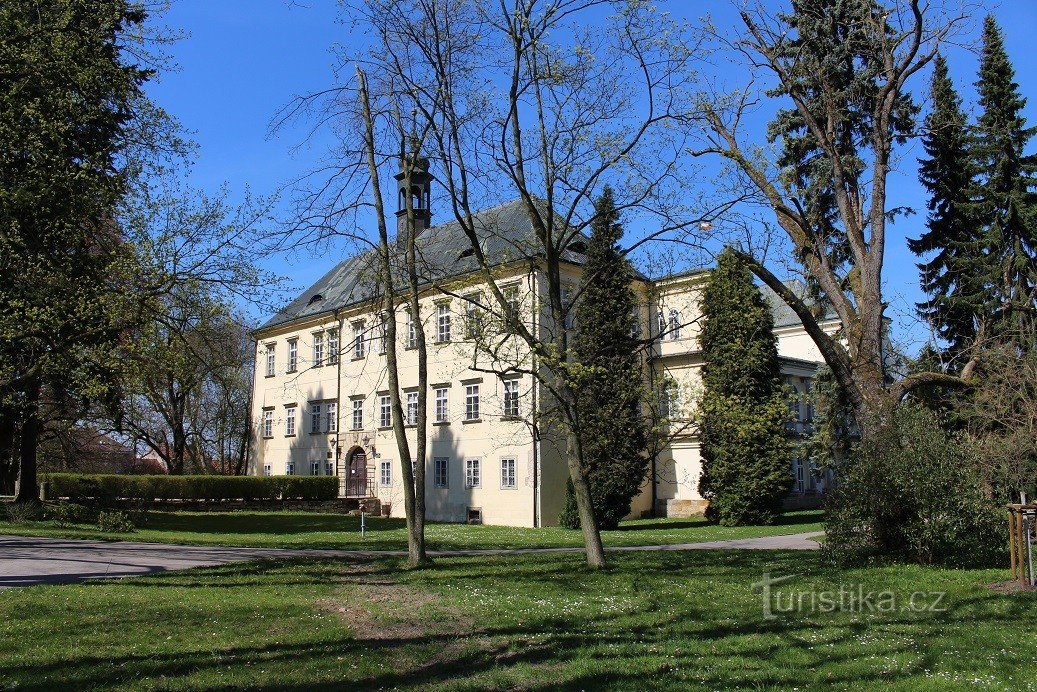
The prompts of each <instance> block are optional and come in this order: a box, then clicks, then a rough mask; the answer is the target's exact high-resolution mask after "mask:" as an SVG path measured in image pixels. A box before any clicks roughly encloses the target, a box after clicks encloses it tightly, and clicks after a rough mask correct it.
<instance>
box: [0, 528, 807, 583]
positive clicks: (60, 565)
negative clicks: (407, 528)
mask: <svg viewBox="0 0 1037 692" xmlns="http://www.w3.org/2000/svg"><path fill="white" fill-rule="evenodd" d="M819 535H821V534H819V533H797V534H791V535H788V536H768V537H765V538H742V539H737V540H730V541H707V542H703V543H680V544H675V545H645V546H623V547H614V548H607V550H609V551H617V552H631V551H657V550H716V549H722V550H723V549H735V550H816V549H817V548H818V543H817V541H814V540H812V538H814V537H816V536H819ZM582 550H583V549H582V548H528V549H520V550H434V551H430V555H434V556H436V555H438V556H471V555H504V554H509V555H510V554H525V553H578V552H582ZM405 554H406V553H405V552H404V551H370V550H285V549H278V548H238V547H214V546H195V545H169V544H165V543H132V542H128V541H118V542H105V541H83V540H76V539H65V538H31V537H27V536H0V589H4V588H10V587H13V586H32V585H34V584H61V583H68V582H77V581H83V580H85V579H103V578H106V577H108V578H110V577H129V576H136V575H141V574H152V573H155V572H164V571H167V570H177V569H189V568H191V567H213V566H215V565H225V564H228V563H231V562H245V561H248V560H261V559H265V558H290V557H317V558H324V557H329V558H334V557H354V558H356V557H361V558H375V557H379V556H385V555H405Z"/></svg>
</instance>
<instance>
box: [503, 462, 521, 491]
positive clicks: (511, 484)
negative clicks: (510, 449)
mask: <svg viewBox="0 0 1037 692" xmlns="http://www.w3.org/2000/svg"><path fill="white" fill-rule="evenodd" d="M509 465H510V468H509ZM500 487H501V489H502V490H512V489H514V488H517V487H518V459H517V458H516V457H501V460H500Z"/></svg>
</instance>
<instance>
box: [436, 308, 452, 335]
mask: <svg viewBox="0 0 1037 692" xmlns="http://www.w3.org/2000/svg"><path fill="white" fill-rule="evenodd" d="M451 323H452V313H451V312H450V303H448V302H441V303H436V343H437V344H448V343H450V339H451V337H452V336H453V334H452V331H451V328H452V324H451Z"/></svg>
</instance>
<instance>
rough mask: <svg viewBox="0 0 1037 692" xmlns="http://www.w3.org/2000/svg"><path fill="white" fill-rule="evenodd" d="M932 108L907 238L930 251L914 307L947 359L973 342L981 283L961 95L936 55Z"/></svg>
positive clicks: (923, 250) (921, 251)
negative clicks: (922, 194)
mask: <svg viewBox="0 0 1037 692" xmlns="http://www.w3.org/2000/svg"><path fill="white" fill-rule="evenodd" d="M931 94H932V102H933V106H932V112H931V113H930V114H929V116H928V117H927V118H926V120H925V136H924V138H923V140H922V144H923V146H924V147H925V152H926V154H927V158H925V159H921V160H919V164H920V171H919V179H920V180H921V182H922V185H924V186H925V188H926V190H928V191H929V201H928V204H927V206H928V209H929V216H928V218H927V220H926V231H925V232H924V233H923V234H922V235H921V236H919V237H918V238H914V239H910V240H908V246H909V247H910V249H911V251H912V252H914V253H915V254H917V255H927V254H930V253H935V254H933V256H932V257H931V259H929V260H928V261H925V262H921V263H919V265H918V268H919V270H921V273H922V276H921V284H922V290H924V291H925V292H926V293H927V294H928V295H929V299H928V300H927V301H925V302H924V303H920V304H919V306H918V308H919V312H920V314H921V315H922V317H924V318H925V319H926V320H927V321H928V322H929V323H930V324H931V325H932V326H933V327H934V329H935V330H936V333H937V334H938V335H939V337H940V338H941V339H943V340H944V341H946V342H947V344H948V346H947V351H948V355H949V356H950V360H951V361H952V362H953V361H954V359H955V358H956V357H957V356H960V355H961V354H963V353H965V351H966V350H967V349H968V348H969V347H971V346H972V345H973V343H974V342H975V339H976V334H977V320H976V316H977V315H979V314H982V312H981V311H982V304H983V302H984V288H983V282H982V280H981V279H980V278H979V277H978V275H977V272H976V268H977V266H979V265H982V263H983V261H984V260H983V256H984V252H983V243H982V234H981V233H980V232H979V228H978V226H977V223H976V220H975V218H974V216H973V213H974V209H973V207H972V205H970V203H969V202H970V200H969V195H970V194H971V193H972V192H973V190H974V184H975V177H976V165H975V163H974V162H973V160H972V158H971V155H972V154H971V150H970V147H969V141H970V140H969V133H968V124H967V121H966V117H965V114H964V113H963V112H962V108H961V98H960V97H959V96H958V94H957V92H956V91H955V89H954V84H953V82H952V81H951V78H950V76H949V75H948V72H947V61H946V60H945V59H944V58H943V56H937V57H936V60H935V61H934V67H933V79H932V87H931Z"/></svg>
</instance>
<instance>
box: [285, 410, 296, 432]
mask: <svg viewBox="0 0 1037 692" xmlns="http://www.w3.org/2000/svg"><path fill="white" fill-rule="evenodd" d="M284 434H285V436H286V437H291V436H292V435H294V434H295V407H294V406H289V407H288V408H286V409H285V410H284Z"/></svg>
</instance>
